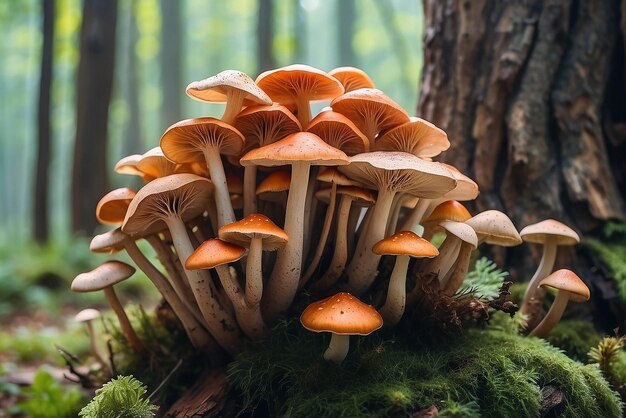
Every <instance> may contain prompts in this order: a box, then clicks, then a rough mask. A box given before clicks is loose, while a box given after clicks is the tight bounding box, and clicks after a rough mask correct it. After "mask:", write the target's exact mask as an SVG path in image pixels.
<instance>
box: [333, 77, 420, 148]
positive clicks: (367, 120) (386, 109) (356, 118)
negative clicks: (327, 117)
mask: <svg viewBox="0 0 626 418" xmlns="http://www.w3.org/2000/svg"><path fill="white" fill-rule="evenodd" d="M330 106H331V107H332V108H333V110H334V111H335V112H339V113H341V114H343V115H344V116H346V117H348V119H350V120H351V121H352V123H354V124H355V125H356V127H357V128H359V130H360V131H361V132H362V133H363V134H365V136H366V137H367V139H368V140H369V143H370V150H372V151H373V150H375V149H376V145H375V144H374V141H375V138H376V135H377V134H378V133H379V132H380V131H384V130H386V129H390V128H393V127H395V126H398V125H402V124H403V123H406V122H408V121H409V115H408V113H406V111H405V110H404V109H403V108H402V107H401V106H400V105H399V104H397V103H396V102H394V101H393V100H391V99H390V98H389V97H387V95H385V93H383V92H382V91H380V90H378V89H371V88H369V89H368V88H365V89H358V90H353V91H351V92H349V93H345V94H343V95H341V96H339V97H337V98H336V99H334V100H333V101H332V102H331V103H330Z"/></svg>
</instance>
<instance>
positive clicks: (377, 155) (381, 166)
mask: <svg viewBox="0 0 626 418" xmlns="http://www.w3.org/2000/svg"><path fill="white" fill-rule="evenodd" d="M355 91H358V90H355ZM339 170H340V171H342V172H343V173H345V174H346V175H347V176H348V177H350V178H352V179H354V180H356V181H359V182H361V183H363V184H365V185H366V186H367V187H372V188H375V189H377V190H378V199H377V200H376V204H374V206H373V207H372V208H370V210H371V211H372V212H371V216H370V221H369V223H368V225H367V229H365V230H363V231H362V232H361V236H360V237H359V241H358V243H357V248H356V251H355V253H354V256H353V257H352V261H351V262H350V265H349V266H348V269H347V274H348V289H349V290H350V291H352V292H353V293H355V294H358V295H360V294H362V293H363V292H365V291H366V290H367V289H368V288H369V287H370V285H371V284H372V282H373V281H374V278H375V277H376V269H377V267H378V262H379V261H380V256H379V255H376V254H373V253H372V246H373V245H374V244H375V243H377V242H378V241H380V240H381V239H383V238H384V236H385V229H386V227H387V219H388V217H389V213H390V210H391V205H392V203H393V198H394V195H395V194H396V192H404V193H409V194H412V195H415V196H418V197H425V198H430V197H439V196H441V195H442V194H444V193H446V192H447V191H449V190H451V189H453V188H454V186H455V184H456V182H455V180H454V178H453V177H452V174H450V172H449V171H448V170H447V169H446V168H444V167H443V166H442V165H441V164H439V163H434V162H429V161H423V160H421V159H420V158H418V157H416V156H414V155H412V154H407V153H405V152H367V153H363V154H357V155H355V156H353V157H350V165H347V166H342V167H340V168H339Z"/></svg>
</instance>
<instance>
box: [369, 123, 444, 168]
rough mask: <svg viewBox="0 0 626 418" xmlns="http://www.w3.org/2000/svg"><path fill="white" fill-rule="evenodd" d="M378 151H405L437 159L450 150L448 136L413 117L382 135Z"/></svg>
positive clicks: (377, 144)
mask: <svg viewBox="0 0 626 418" xmlns="http://www.w3.org/2000/svg"><path fill="white" fill-rule="evenodd" d="M375 145H376V150H377V151H403V152H408V153H409V154H413V155H416V156H418V157H420V158H424V157H435V156H437V155H439V154H441V152H442V151H445V150H447V149H448V148H450V141H449V140H448V135H447V134H446V133H445V132H444V131H443V130H442V129H440V128H438V127H437V126H435V125H434V124H432V123H430V122H428V121H427V120H424V119H420V118H417V117H415V116H411V117H410V118H409V122H407V123H404V124H402V125H400V126H396V127H395V128H391V129H390V130H388V131H386V132H384V133H381V134H380V135H379V136H378V138H376V142H375Z"/></svg>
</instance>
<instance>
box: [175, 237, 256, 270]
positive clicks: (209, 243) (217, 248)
mask: <svg viewBox="0 0 626 418" xmlns="http://www.w3.org/2000/svg"><path fill="white" fill-rule="evenodd" d="M245 253H246V249H245V248H243V247H241V246H239V245H237V244H233V243H230V242H226V241H222V240H221V239H217V238H211V239H208V240H206V241H204V242H203V243H202V244H200V245H199V246H198V248H196V250H195V251H194V252H193V253H192V254H191V255H190V256H189V258H188V259H187V261H185V268H186V269H188V270H198V269H212V268H213V267H217V266H221V265H222V264H227V263H232V262H235V261H237V260H239V259H240V258H241V257H243V255H244V254H245Z"/></svg>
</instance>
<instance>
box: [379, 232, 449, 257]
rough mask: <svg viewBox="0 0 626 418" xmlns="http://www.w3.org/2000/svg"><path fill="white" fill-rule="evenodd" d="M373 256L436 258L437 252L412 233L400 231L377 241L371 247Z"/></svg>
mask: <svg viewBox="0 0 626 418" xmlns="http://www.w3.org/2000/svg"><path fill="white" fill-rule="evenodd" d="M372 251H373V252H374V253H375V254H380V255H408V256H411V257H428V258H432V257H437V256H438V255H439V250H437V248H436V247H435V246H434V245H433V244H431V243H430V241H428V240H425V239H424V238H422V237H420V236H419V235H417V234H415V233H414V232H412V231H400V232H397V233H395V234H393V235H392V236H390V237H387V238H384V239H382V240H380V241H378V242H377V243H376V244H374V246H373V247H372Z"/></svg>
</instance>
